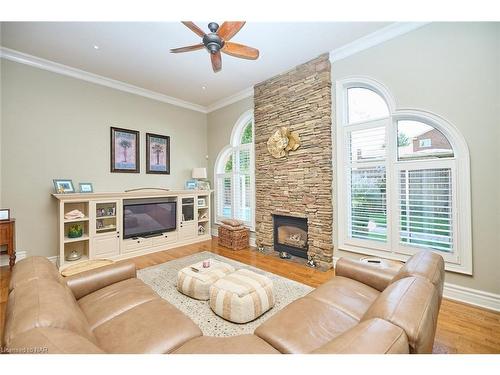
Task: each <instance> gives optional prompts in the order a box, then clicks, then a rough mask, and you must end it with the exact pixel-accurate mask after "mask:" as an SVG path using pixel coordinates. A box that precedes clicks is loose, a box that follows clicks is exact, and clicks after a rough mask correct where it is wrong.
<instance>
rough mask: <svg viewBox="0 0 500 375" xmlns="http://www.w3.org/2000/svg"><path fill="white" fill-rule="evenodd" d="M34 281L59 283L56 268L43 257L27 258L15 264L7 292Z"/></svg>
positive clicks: (59, 279)
mask: <svg viewBox="0 0 500 375" xmlns="http://www.w3.org/2000/svg"><path fill="white" fill-rule="evenodd" d="M34 279H43V280H52V281H56V282H60V281H61V279H62V278H61V275H60V274H59V271H58V270H57V268H56V266H55V265H54V264H53V263H52V262H51V261H50V260H48V259H47V258H45V257H28V258H25V259H22V260H20V261H19V262H17V263H16V265H15V267H14V269H13V271H12V275H11V277H10V284H9V292H11V291H12V290H13V289H15V288H16V287H17V286H18V285H21V284H25V283H28V282H30V281H31V280H34Z"/></svg>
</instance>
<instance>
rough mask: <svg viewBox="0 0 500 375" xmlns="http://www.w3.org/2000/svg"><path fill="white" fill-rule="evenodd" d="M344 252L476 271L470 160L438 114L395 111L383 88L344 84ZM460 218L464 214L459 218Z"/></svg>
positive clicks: (340, 133)
mask: <svg viewBox="0 0 500 375" xmlns="http://www.w3.org/2000/svg"><path fill="white" fill-rule="evenodd" d="M337 95H338V97H337V108H338V112H337V115H338V122H337V150H338V151H337V163H338V164H337V170H338V171H344V173H338V175H337V180H338V181H337V187H338V194H337V196H338V197H337V200H338V201H337V202H338V215H339V217H338V226H339V230H338V233H339V235H338V247H339V248H341V249H344V250H351V251H355V252H357V253H365V254H369V255H375V256H384V257H390V258H394V259H400V260H405V259H406V258H407V257H408V256H410V255H412V254H414V253H416V252H418V251H421V250H422V249H425V250H429V251H435V252H437V253H439V254H441V255H442V256H443V258H444V259H445V262H446V264H447V269H450V270H453V271H457V272H462V273H468V274H470V273H471V272H472V249H471V235H470V233H471V225H470V221H471V220H470V182H469V179H470V175H469V155H468V150H467V146H466V144H465V141H464V140H463V138H462V137H461V135H460V134H459V133H458V132H457V131H456V129H455V128H454V127H453V126H451V125H450V124H449V123H447V122H446V121H445V120H443V119H442V118H440V117H437V116H435V115H432V114H429V113H426V112H421V111H416V110H404V111H403V110H401V111H395V110H394V100H392V98H391V97H390V95H389V94H388V91H387V89H386V88H385V87H383V86H382V85H380V84H378V83H376V82H375V81H371V80H369V79H366V78H358V79H349V80H344V81H340V82H338V83H337ZM459 213H460V214H459Z"/></svg>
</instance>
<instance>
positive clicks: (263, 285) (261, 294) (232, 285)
mask: <svg viewBox="0 0 500 375" xmlns="http://www.w3.org/2000/svg"><path fill="white" fill-rule="evenodd" d="M273 306H274V293H273V283H272V281H271V280H269V279H268V278H267V277H265V276H262V275H259V274H257V273H255V272H252V271H249V270H246V269H241V270H238V271H236V272H233V273H231V274H230V275H227V276H224V277H223V278H221V279H219V280H217V281H216V282H215V283H213V284H212V286H211V287H210V307H211V308H212V310H213V311H214V313H216V314H217V315H219V316H220V317H222V318H224V319H226V320H229V321H231V322H233V323H247V322H249V321H251V320H254V319H257V318H258V317H259V316H261V315H262V314H264V313H265V312H266V311H267V310H269V309H270V308H271V307H273Z"/></svg>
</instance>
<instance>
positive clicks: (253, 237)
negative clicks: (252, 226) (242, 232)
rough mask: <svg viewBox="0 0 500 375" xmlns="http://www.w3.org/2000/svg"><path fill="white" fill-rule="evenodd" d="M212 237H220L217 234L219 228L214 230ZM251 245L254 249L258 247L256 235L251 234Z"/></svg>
mask: <svg viewBox="0 0 500 375" xmlns="http://www.w3.org/2000/svg"><path fill="white" fill-rule="evenodd" d="M212 236H214V237H219V233H218V232H217V228H212ZM248 242H249V243H250V246H252V247H257V244H256V243H255V234H254V233H252V232H250V238H249V240H248Z"/></svg>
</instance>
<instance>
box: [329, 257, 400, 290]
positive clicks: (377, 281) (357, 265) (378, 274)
mask: <svg viewBox="0 0 500 375" xmlns="http://www.w3.org/2000/svg"><path fill="white" fill-rule="evenodd" d="M397 273H398V270H396V269H393V268H380V267H378V266H375V265H372V264H369V263H364V262H361V261H359V260H354V259H349V258H340V259H339V260H338V261H337V263H336V265H335V275H336V276H343V277H347V278H349V279H353V280H356V281H359V282H360V283H363V284H366V285H368V286H371V287H372V288H375V289H377V290H379V291H381V292H382V291H383V290H384V289H385V288H387V286H388V285H389V284H390V283H391V281H392V279H393V278H394V276H396V274H397Z"/></svg>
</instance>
